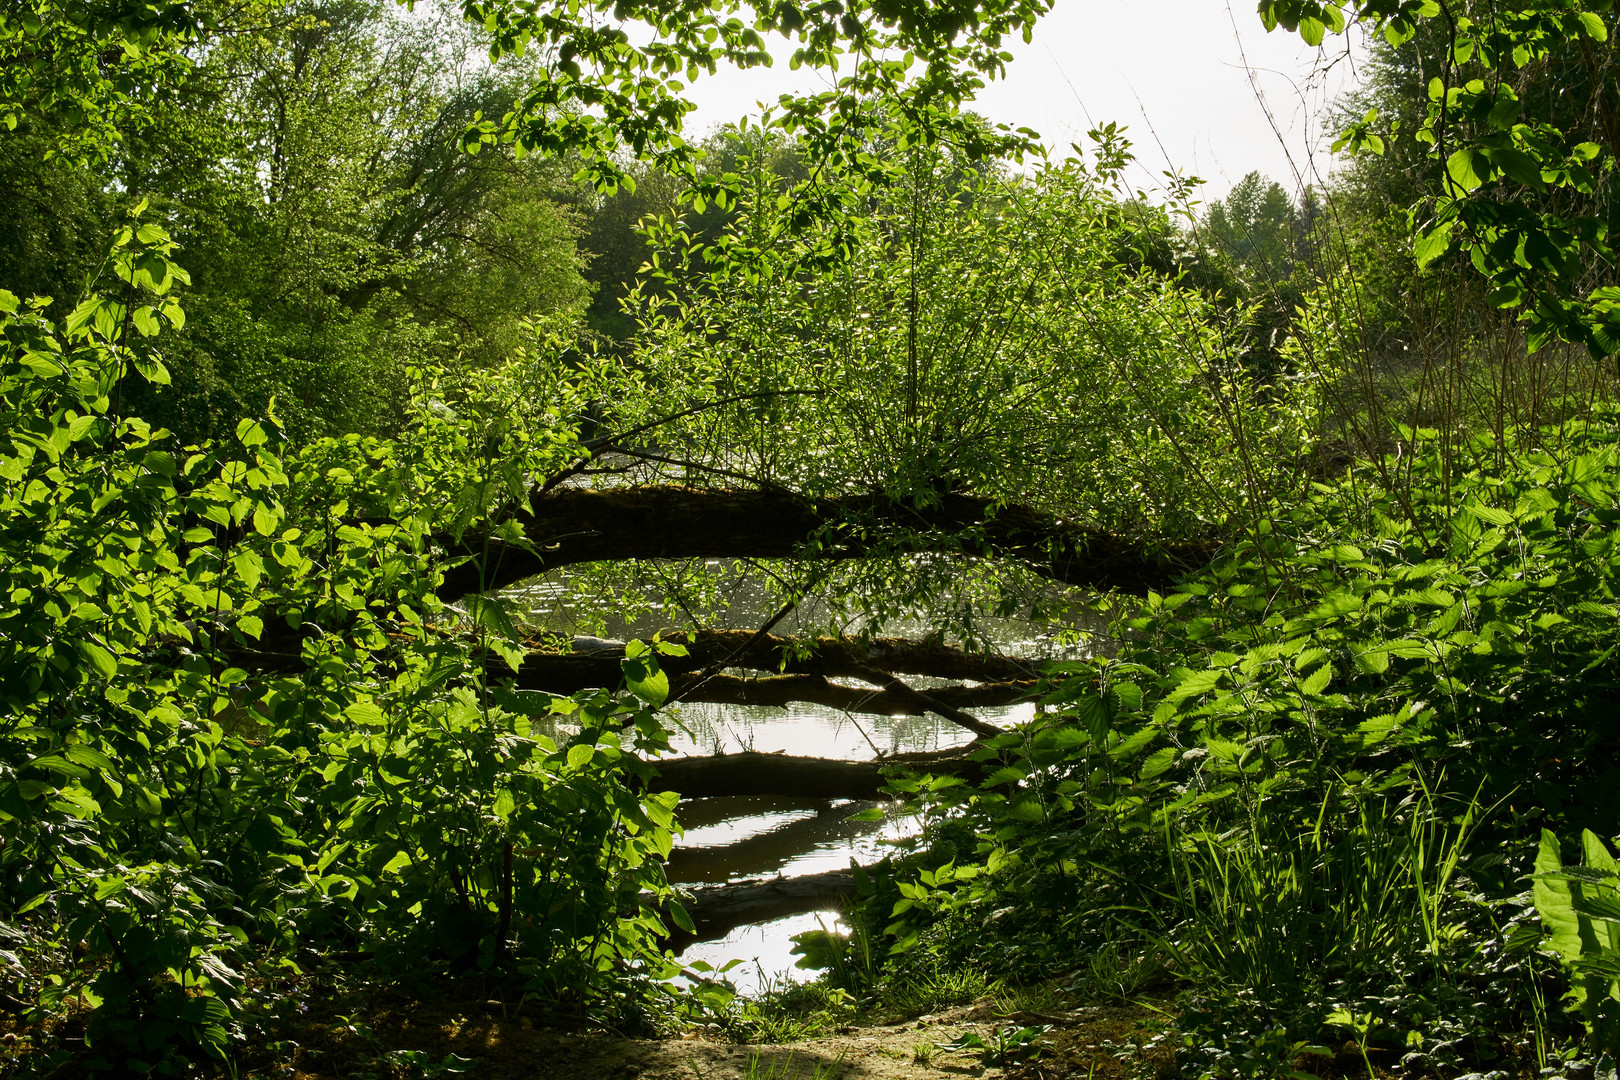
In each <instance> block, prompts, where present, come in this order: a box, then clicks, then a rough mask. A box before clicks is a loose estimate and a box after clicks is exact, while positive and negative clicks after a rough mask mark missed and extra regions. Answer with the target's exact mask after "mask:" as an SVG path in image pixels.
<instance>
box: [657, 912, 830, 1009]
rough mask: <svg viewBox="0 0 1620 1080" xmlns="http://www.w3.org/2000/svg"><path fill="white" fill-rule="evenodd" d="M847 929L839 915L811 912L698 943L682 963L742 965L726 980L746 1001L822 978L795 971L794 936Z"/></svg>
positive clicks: (755, 925)
mask: <svg viewBox="0 0 1620 1080" xmlns="http://www.w3.org/2000/svg"><path fill="white" fill-rule="evenodd" d="M820 929H827V930H839V931H842V930H844V929H847V928H846V927H844V926H843V924H842V923H841V922H839V919H838V912H836V911H811V912H806V913H805V914H803V915H789V916H787V917H786V918H784V919H772V920H771V921H770V922H763V923H754V924H753V925H752V926H739V927H738V928H737V929H735V930H733V931H732V932H731V933H729V934H727V935H726V936H725V937H723V938H716V939H715V940H713V941H698V942H694V943H692V944H691V945H688V946H687V947H686V951H685V952H683V953H681V959H682V960H683V961H685V962H686V963H688V964H690V963H691V962H692V961H694V960H702V961H703V962H705V963H707V964H710V965H711V966H713V967H715V968H720V967H724V966H725V965H726V963H728V962H729V961H731V960H740V961H742V962H741V963H740V964H738V965H737V966H736V967H734V968H732V969H731V970H730V971H728V972H726V973H725V975H723V976H721V977H722V978H725V979H728V980H730V982H731V984H732V985H733V986H735V987H736V988H737V992H738V993H739V994H742V995H744V996H746V997H757V996H758V995H759V994H760V993H762V992H763V991H765V990H767V989H770V988H772V987H777V988H780V987H782V986H783V985H784V984H785V983H790V982H808V981H809V980H811V979H813V978H815V977H816V976H817V975H819V974H821V973H820V972H819V971H808V970H806V969H804V968H800V967H795V966H794V962H795V961H796V960H797V959H798V958H797V957H796V956H794V955H793V935H795V934H803V933H805V932H807V931H810V930H820Z"/></svg>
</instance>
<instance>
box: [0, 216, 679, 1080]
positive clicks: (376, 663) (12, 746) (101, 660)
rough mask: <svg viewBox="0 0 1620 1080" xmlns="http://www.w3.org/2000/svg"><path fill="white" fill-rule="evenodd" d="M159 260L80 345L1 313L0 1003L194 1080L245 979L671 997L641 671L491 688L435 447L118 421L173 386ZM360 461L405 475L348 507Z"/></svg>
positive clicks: (172, 271) (148, 249) (69, 329)
mask: <svg viewBox="0 0 1620 1080" xmlns="http://www.w3.org/2000/svg"><path fill="white" fill-rule="evenodd" d="M138 213H139V211H137V214H138ZM171 251H172V245H171V244H170V242H169V241H168V239H167V237H166V236H165V234H164V232H163V230H162V229H161V228H159V227H157V226H156V225H153V224H150V223H145V224H143V223H141V222H140V221H139V218H138V216H137V218H136V219H135V220H134V221H133V222H132V224H131V225H130V226H129V227H127V228H125V229H123V230H121V231H120V232H119V234H118V235H117V237H116V238H115V243H114V244H113V246H112V249H111V253H110V255H109V257H108V260H107V264H106V266H105V268H104V272H103V273H101V275H100V276H99V277H98V278H97V279H96V280H97V282H98V283H109V284H108V285H107V287H106V289H105V291H92V292H91V293H90V294H89V295H88V296H87V297H86V299H84V301H83V302H82V303H80V304H79V305H78V306H77V307H76V308H75V309H74V310H73V312H72V314H71V315H69V316H68V317H67V318H66V319H65V320H63V321H61V322H60V323H58V322H54V321H53V320H51V319H50V318H48V317H47V315H46V309H47V305H48V301H46V300H36V301H31V302H28V303H22V302H19V301H18V300H17V298H16V297H14V296H13V295H12V294H10V293H6V292H0V336H3V338H4V346H3V352H0V596H3V597H4V602H3V603H0V920H3V923H0V925H4V927H5V935H4V939H3V940H0V978H4V980H5V981H6V982H8V983H11V984H12V985H13V987H14V988H15V990H16V992H17V993H18V994H20V995H21V996H23V997H25V998H26V999H28V1000H29V1001H31V1002H34V1003H35V1010H34V1011H35V1019H36V1020H39V1021H43V1020H45V1019H47V1018H48V1017H49V1016H50V1015H51V1014H53V1013H56V1012H58V1011H60V1010H63V1009H65V1008H66V1007H67V1006H68V1003H69V1001H70V999H73V1000H76V1001H78V1002H82V1007H83V1008H85V1009H87V1020H86V1027H85V1037H86V1043H87V1045H88V1047H89V1050H90V1051H91V1054H92V1060H91V1064H92V1065H93V1066H99V1067H102V1068H108V1069H113V1070H135V1071H141V1072H146V1071H153V1070H156V1071H159V1072H164V1073H177V1072H182V1071H185V1070H186V1069H188V1068H190V1067H191V1066H192V1065H194V1064H195V1063H197V1062H200V1061H204V1060H209V1059H212V1060H222V1059H224V1058H226V1057H227V1056H228V1055H229V1054H230V1053H231V1052H232V1046H233V1043H234V1041H235V1040H236V1039H237V1038H239V1036H240V1035H241V1034H242V1031H243V1026H244V1024H245V1023H248V1022H251V1020H252V1009H251V1008H250V1006H249V1005H248V1003H247V1002H246V1001H245V999H244V985H245V982H246V977H247V972H248V971H249V970H250V968H251V967H252V966H253V965H255V964H263V963H275V962H278V961H284V960H285V959H286V958H288V957H289V956H290V954H291V953H292V952H293V950H294V949H295V948H297V949H301V950H302V949H313V950H316V951H317V952H319V951H322V950H326V949H334V948H335V949H340V950H344V951H358V952H362V953H364V952H369V951H372V950H375V951H377V952H378V953H379V954H381V955H386V956H391V957H392V958H393V959H394V960H395V961H397V962H398V963H397V964H396V967H395V968H394V970H395V971H397V972H399V973H401V974H408V973H409V972H411V971H413V970H422V968H423V964H433V963H440V964H457V963H459V964H462V965H470V966H475V967H482V968H485V969H490V968H498V969H500V970H501V971H503V972H505V973H507V974H508V975H509V976H510V977H513V978H516V979H519V980H520V984H521V985H525V986H526V987H527V988H528V989H531V990H534V991H536V992H544V993H546V994H548V995H551V996H553V997H555V998H557V999H559V1000H561V1001H562V1002H564V1003H565V1004H566V1002H567V1001H569V1000H575V1001H579V1000H582V999H588V998H591V997H593V996H595V995H597V994H599V993H601V992H603V991H604V990H605V989H606V988H609V987H610V986H614V985H619V984H622V982H623V977H624V976H625V975H626V974H628V973H630V972H632V971H635V970H641V971H646V972H648V973H650V974H656V973H657V972H658V970H660V962H659V955H660V950H659V941H660V939H661V936H662V935H663V934H664V932H665V930H664V926H663V924H662V923H661V921H660V919H659V916H658V914H657V912H658V907H657V905H658V904H659V903H660V902H661V901H662V900H663V899H664V898H666V897H667V896H668V895H669V892H670V890H669V887H668V885H667V883H666V882H665V880H664V878H663V872H662V864H661V862H660V861H659V859H657V858H655V856H662V855H665V854H667V853H668V851H669V847H670V844H671V841H672V833H673V831H674V829H675V825H674V822H673V818H672V811H673V804H674V797H673V796H672V795H647V794H644V793H643V785H642V784H641V783H640V782H639V781H640V780H641V779H645V777H644V776H640V775H639V774H641V773H643V772H645V770H646V769H647V768H648V766H646V765H645V764H643V763H642V761H641V759H640V758H639V757H637V756H635V755H632V754H630V753H628V752H627V749H626V745H625V743H626V741H627V739H628V737H629V736H628V734H627V733H628V732H631V731H633V732H634V733H635V738H636V740H637V744H638V748H647V747H652V748H657V747H660V746H662V745H664V735H663V731H662V728H661V727H660V725H659V723H658V721H657V719H656V716H655V710H656V707H657V705H658V704H660V703H661V702H662V699H663V696H664V694H665V693H667V683H666V682H663V681H661V680H662V676H661V674H660V673H659V672H658V668H657V662H656V653H655V652H654V651H651V650H649V651H645V652H643V653H640V654H638V655H636V656H632V657H631V658H629V659H627V660H626V665H627V672H628V674H629V676H630V677H631V678H630V687H631V690H632V692H631V693H629V694H624V695H615V694H611V693H607V692H596V693H592V694H582V695H579V696H577V697H575V698H571V699H558V700H554V699H552V698H551V697H549V696H546V695H533V694H518V693H515V692H510V691H506V690H502V689H501V688H500V687H496V686H492V685H490V684H489V683H488V682H487V681H486V680H485V679H484V678H483V676H482V668H481V662H482V659H483V657H484V656H485V655H486V654H488V653H490V652H494V651H499V652H501V653H503V654H505V655H506V656H508V658H509V659H515V658H516V657H517V656H518V652H517V650H516V648H515V645H514V643H513V642H512V641H511V640H509V635H507V636H503V635H505V631H504V630H500V629H499V624H500V623H501V622H502V620H501V619H499V618H496V617H493V616H491V617H489V618H485V619H483V620H481V624H479V623H473V624H469V623H468V622H467V621H466V620H465V619H463V618H462V617H461V616H460V615H459V614H458V613H456V612H454V611H451V610H449V609H447V608H446V606H445V605H444V604H442V603H441V602H440V601H439V600H438V599H437V598H436V597H435V596H434V594H433V591H432V590H433V588H434V586H435V583H436V582H437V580H438V578H437V576H436V572H435V570H434V563H433V562H432V552H433V537H434V535H435V533H434V529H435V527H436V526H437V525H438V524H439V522H438V521H437V519H436V518H435V517H434V516H432V515H433V514H439V515H441V516H442V515H443V512H444V511H443V510H442V508H440V509H433V510H424V509H420V507H423V506H438V505H439V504H438V503H437V501H429V502H423V501H420V500H419V499H418V498H417V496H419V495H420V485H414V484H412V483H406V482H403V481H399V478H400V477H401V476H402V475H406V474H408V473H409V472H410V470H412V469H415V468H418V467H420V465H421V464H422V462H423V461H424V460H427V459H430V458H431V457H432V456H433V455H434V454H439V455H440V456H441V457H444V456H447V455H445V454H443V453H442V452H441V451H439V450H436V449H434V446H433V445H432V443H433V439H434V438H436V437H448V436H446V435H445V431H444V429H442V426H441V427H435V426H433V425H421V426H420V429H419V430H417V431H416V432H415V434H414V439H415V441H414V442H411V441H406V442H404V443H402V444H397V445H396V444H379V443H363V442H360V441H357V440H347V441H341V442H336V443H323V444H318V445H317V446H315V447H311V448H308V449H306V450H301V451H290V450H289V449H288V448H287V447H286V446H285V444H284V443H283V441H282V438H281V435H280V431H279V429H278V427H277V425H276V424H275V422H274V420H273V419H271V418H265V419H262V420H252V419H249V420H243V421H242V422H241V424H240V425H239V426H238V427H237V429H236V435H235V438H234V439H232V440H230V441H228V442H226V443H222V444H217V445H205V446H200V447H186V448H183V449H182V448H178V447H175V446H173V445H172V444H171V443H170V441H169V439H168V437H167V434H166V433H165V432H163V431H161V430H153V429H152V428H151V427H150V426H149V425H147V424H145V423H144V422H142V421H141V420H140V419H139V418H137V417H129V416H124V415H122V414H121V413H120V409H119V398H120V387H121V385H122V383H123V381H124V380H125V379H128V378H137V377H138V378H144V379H146V380H147V381H148V382H151V383H155V384H158V385H162V384H163V383H164V382H165V381H166V380H167V374H166V372H165V370H164V368H163V365H162V362H161V360H160V358H159V356H158V354H157V353H156V351H155V350H154V349H153V348H152V343H151V340H150V339H153V338H155V337H156V336H157V335H159V334H160V332H161V331H162V329H163V328H164V327H165V326H178V325H180V324H181V322H182V321H183V318H184V315H183V313H182V311H181V309H180V307H179V305H178V304H176V303H175V301H174V300H173V299H172V298H171V297H170V295H169V294H170V291H171V289H172V287H173V285H174V284H175V283H176V282H183V281H184V280H185V275H184V272H183V271H182V270H180V268H178V267H177V266H175V264H174V263H173V262H172V261H171V259H170V255H171ZM463 426H465V425H463ZM508 427H509V428H510V425H508ZM484 434H487V432H485V431H484V429H478V431H477V432H476V433H475V437H477V438H482V437H483V435H484ZM463 437H464V436H463ZM513 438H515V436H513ZM536 438H537V440H539V441H541V442H543V443H544V444H545V445H546V446H551V445H552V443H554V442H555V441H556V440H555V439H554V438H553V435H552V434H546V435H544V436H536ZM511 442H512V439H511V438H508V439H507V440H506V441H504V442H503V441H501V440H496V442H495V443H492V444H491V445H492V446H493V448H494V449H496V450H502V449H505V450H511V449H512V445H511ZM461 460H462V462H463V464H464V463H465V460H466V459H465V457H462V458H461ZM491 460H493V458H492V459H491ZM345 463H346V464H347V465H352V466H354V467H355V469H356V470H366V469H369V471H370V472H371V473H372V474H374V475H376V476H382V477H384V479H383V480H382V481H380V482H378V483H377V484H375V485H373V486H372V489H371V491H370V494H369V495H368V496H367V499H366V500H357V502H356V503H355V504H354V505H353V506H351V504H350V502H349V500H348V497H347V496H346V494H345V492H344V490H343V489H344V485H345V484H346V483H351V482H354V477H355V473H354V472H351V471H349V470H348V469H346V468H345ZM390 470H392V473H391V475H392V476H393V477H394V479H395V481H399V482H394V483H392V484H391V483H389V482H388V481H387V479H386V478H387V476H388V475H390ZM491 474H492V469H490V468H484V469H473V470H471V471H470V472H466V473H465V475H463V476H462V478H461V482H462V483H463V484H465V485H475V486H477V487H479V491H475V492H473V493H471V494H467V495H466V497H465V498H464V499H462V500H461V501H462V502H464V503H467V504H469V505H471V504H476V503H478V502H479V501H480V500H481V499H484V498H487V497H488V496H487V491H486V490H484V489H487V488H488V487H489V486H490V484H491ZM494 475H496V477H497V478H498V477H499V475H501V474H500V472H499V470H494ZM345 478H347V479H345ZM362 502H364V503H365V508H366V510H367V511H368V512H367V513H366V514H365V515H364V516H362V515H361V514H360V513H359V512H357V510H356V507H358V506H360V505H361V503H362ZM451 502H452V503H455V500H451ZM379 509H380V510H382V511H384V512H383V513H378V512H377V511H378V510H379ZM490 610H491V611H498V609H496V608H494V607H493V606H491V608H490ZM491 625H496V626H497V630H492V629H491V628H490V627H491ZM469 626H470V629H469ZM665 648H668V647H667V646H665ZM542 716H544V717H556V718H557V719H558V720H559V721H560V723H559V724H558V725H556V729H557V730H558V731H560V732H566V734H565V735H559V736H558V737H556V738H555V739H553V738H548V737H545V736H543V735H541V734H538V730H539V729H538V728H537V726H536V723H535V721H536V719H537V717H542ZM672 910H673V909H672ZM677 917H679V916H677Z"/></svg>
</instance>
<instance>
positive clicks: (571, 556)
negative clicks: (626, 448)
mask: <svg viewBox="0 0 1620 1080" xmlns="http://www.w3.org/2000/svg"><path fill="white" fill-rule="evenodd" d="M515 520H516V521H517V523H518V524H519V525H521V527H522V529H523V534H524V538H523V540H522V541H520V542H514V541H508V540H505V539H502V538H501V537H500V536H499V535H498V533H499V531H500V528H501V527H502V525H503V523H501V522H496V523H494V524H493V526H492V527H491V528H489V529H487V530H485V531H476V530H468V531H467V532H466V533H464V534H463V535H461V536H460V537H449V536H443V537H438V538H436V539H437V543H438V546H439V547H440V548H441V549H442V550H443V551H444V552H445V553H446V554H447V555H448V556H450V557H451V558H458V557H463V556H464V557H466V558H467V560H468V561H467V562H465V563H463V564H462V565H460V566H457V567H453V568H452V569H451V570H449V571H448V572H447V573H446V575H445V580H444V584H443V586H442V587H441V588H440V590H439V595H440V596H441V597H442V598H445V599H454V598H456V597H459V596H466V595H469V594H471V593H475V592H480V591H485V592H489V591H494V590H497V589H502V588H505V587H506V586H508V585H512V584H515V583H516V582H518V581H521V580H523V579H524V578H529V577H535V576H537V575H540V574H543V573H545V572H546V571H548V570H555V569H557V568H558V567H562V566H572V565H574V564H577V563H586V562H610V561H621V560H625V559H690V558H699V559H735V558H754V559H788V558H800V559H813V560H844V559H860V558H868V557H871V556H873V555H877V554H893V553H917V554H920V553H927V552H937V553H941V554H954V555H961V556H967V557H980V556H985V557H995V558H1003V559H1009V560H1012V561H1014V562H1018V563H1021V564H1023V565H1025V566H1028V567H1030V568H1031V569H1033V570H1035V571H1036V572H1037V573H1040V574H1043V575H1045V576H1047V577H1049V578H1051V579H1052V580H1054V581H1061V582H1063V583H1065V584H1068V585H1077V586H1082V587H1088V588H1107V589H1121V590H1124V591H1127V592H1137V593H1141V592H1146V591H1147V590H1148V589H1150V588H1163V587H1165V586H1166V585H1168V584H1170V583H1171V582H1172V581H1173V580H1174V579H1175V577H1176V576H1177V575H1178V574H1182V573H1186V572H1187V571H1189V570H1194V569H1197V568H1199V567H1202V566H1204V565H1206V564H1207V563H1208V562H1209V560H1210V557H1211V556H1212V554H1213V552H1214V549H1215V545H1213V544H1210V543H1205V542H1199V541H1185V542H1173V543H1172V542H1165V543H1158V544H1149V543H1143V542H1141V541H1139V540H1136V539H1133V538H1129V537H1121V536H1116V535H1113V534H1111V533H1107V532H1104V531H1102V530H1101V529H1097V528H1093V527H1089V526H1086V525H1081V524H1079V523H1076V522H1072V521H1068V520H1065V519H1063V518H1061V517H1058V516H1056V515H1053V514H1050V513H1047V512H1046V511H1043V510H1038V509H1035V508H1033V507H1027V506H1016V505H1014V506H1005V505H999V504H997V503H996V502H995V501H994V500H992V499H985V498H980V497H978V496H973V495H965V494H960V493H946V494H943V495H941V496H940V498H939V500H938V502H936V503H935V504H934V505H931V506H918V505H916V504H915V503H914V502H912V501H911V500H907V499H890V498H887V497H884V496H881V495H866V494H851V495H841V496H836V497H832V498H813V497H810V496H806V495H799V494H796V493H794V492H788V491H781V490H774V491H752V490H727V489H705V488H686V487H672V486H639V485H638V486H631V487H622V488H601V489H595V488H566V487H562V488H554V489H552V490H549V491H547V490H540V491H537V492H535V493H534V494H533V495H532V496H531V497H530V499H529V504H528V506H527V507H526V513H523V514H521V515H515Z"/></svg>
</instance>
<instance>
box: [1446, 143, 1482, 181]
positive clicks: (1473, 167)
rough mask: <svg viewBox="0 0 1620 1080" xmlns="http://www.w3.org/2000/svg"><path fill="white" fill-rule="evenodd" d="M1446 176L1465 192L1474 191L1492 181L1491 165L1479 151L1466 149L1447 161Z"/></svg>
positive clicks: (1470, 148)
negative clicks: (1489, 180) (1487, 181)
mask: <svg viewBox="0 0 1620 1080" xmlns="http://www.w3.org/2000/svg"><path fill="white" fill-rule="evenodd" d="M1446 175H1447V176H1449V177H1450V178H1451V181H1452V183H1454V184H1456V185H1457V186H1458V187H1460V188H1462V189H1463V190H1464V191H1473V190H1474V189H1475V188H1477V187H1479V186H1480V185H1481V184H1483V183H1484V182H1485V181H1486V180H1488V179H1490V175H1491V165H1490V162H1489V161H1487V160H1486V159H1485V158H1484V156H1483V155H1481V154H1480V152H1479V151H1477V150H1475V149H1473V148H1472V147H1464V148H1463V149H1461V150H1458V151H1457V152H1456V153H1454V154H1452V155H1451V157H1450V158H1448V159H1446Z"/></svg>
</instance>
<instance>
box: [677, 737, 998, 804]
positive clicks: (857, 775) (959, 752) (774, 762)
mask: <svg viewBox="0 0 1620 1080" xmlns="http://www.w3.org/2000/svg"><path fill="white" fill-rule="evenodd" d="M969 752H970V751H969V748H968V747H955V748H952V749H950V750H935V751H929V752H926V753H917V754H891V755H890V756H888V757H883V758H877V759H875V760H872V761H839V760H836V759H834V758H818V757H799V756H796V755H792V754H759V753H754V752H752V751H748V752H744V753H741V754H716V755H713V756H707V757H681V758H670V759H668V760H664V761H658V762H656V763H655V764H656V765H657V766H658V775H657V776H656V777H654V778H653V780H652V781H651V783H650V784H649V785H648V787H649V789H650V790H652V791H676V792H679V793H680V794H681V795H682V796H684V797H686V798H688V799H703V798H711V797H713V796H717V795H792V796H809V797H811V798H821V799H876V798H878V797H879V796H880V795H882V789H883V785H884V783H885V782H886V774H887V773H890V772H893V771H895V770H912V771H915V772H928V773H934V774H937V775H946V774H948V775H951V776H961V777H965V778H973V777H977V776H979V775H982V772H983V764H982V763H981V762H978V761H974V760H973V759H972V758H971V757H969V756H968V755H969Z"/></svg>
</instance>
